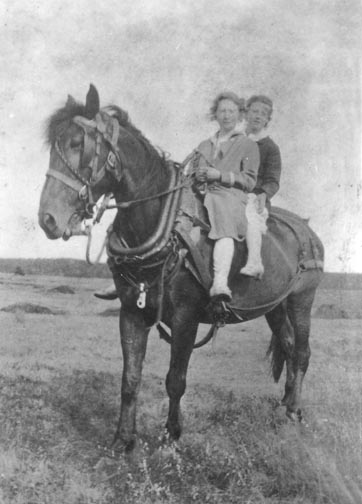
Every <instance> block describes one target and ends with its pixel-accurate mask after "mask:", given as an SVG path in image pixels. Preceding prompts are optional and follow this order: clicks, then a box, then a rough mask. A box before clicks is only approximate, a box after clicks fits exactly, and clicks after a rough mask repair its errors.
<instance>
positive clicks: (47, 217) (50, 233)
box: [39, 213, 62, 240]
mask: <svg viewBox="0 0 362 504" xmlns="http://www.w3.org/2000/svg"><path fill="white" fill-rule="evenodd" d="M39 226H40V227H41V228H42V230H43V231H44V233H45V234H46V236H47V238H49V240H57V239H58V238H60V237H61V236H62V231H61V230H60V229H59V227H58V226H57V222H56V220H55V219H54V217H53V216H52V215H51V214H49V213H45V214H39Z"/></svg>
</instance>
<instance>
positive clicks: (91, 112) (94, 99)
mask: <svg viewBox="0 0 362 504" xmlns="http://www.w3.org/2000/svg"><path fill="white" fill-rule="evenodd" d="M98 112H99V94H98V91H97V89H96V88H95V86H93V84H91V85H90V86H89V91H88V93H87V98H86V102H85V117H86V118H87V119H93V117H95V115H96V114H97V113H98Z"/></svg>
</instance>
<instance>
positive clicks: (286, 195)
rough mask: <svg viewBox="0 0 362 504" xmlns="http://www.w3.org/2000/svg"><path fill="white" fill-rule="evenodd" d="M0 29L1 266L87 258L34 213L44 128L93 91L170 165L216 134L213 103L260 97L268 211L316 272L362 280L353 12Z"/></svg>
mask: <svg viewBox="0 0 362 504" xmlns="http://www.w3.org/2000/svg"><path fill="white" fill-rule="evenodd" d="M0 26H1V29H0V46H1V54H0V112H1V113H0V140H1V148H0V257H28V258H36V257H74V258H78V259H83V258H84V257H85V246H86V241H85V238H84V237H74V238H72V239H71V240H69V241H68V242H63V241H61V240H57V241H50V240H47V238H46V237H45V235H44V233H43V231H42V230H41V229H40V228H39V226H38V223H37V212H38V205H39V199H40V193H41V189H42V186H43V184H44V181H45V173H46V170H47V167H48V162H49V152H48V151H47V147H46V145H45V142H44V123H45V121H46V119H47V118H48V117H49V116H50V115H51V114H52V112H53V111H54V110H55V109H57V108H59V107H61V106H63V105H64V104H65V101H66V99H67V96H68V94H71V95H72V96H73V97H74V98H75V99H76V100H78V101H83V102H84V101H85V96H86V93H87V91H88V88H89V84H90V83H93V84H94V85H95V86H96V87H97V89H98V91H99V94H100V99H101V105H104V106H106V105H109V104H116V105H118V106H120V107H121V108H123V109H125V110H127V111H128V113H129V115H130V118H131V121H132V122H133V123H134V124H135V126H137V128H139V129H140V130H141V131H142V132H143V133H144V135H145V136H146V137H147V138H148V139H149V140H150V141H151V142H152V143H153V144H154V145H156V146H159V147H160V148H161V149H163V150H164V151H166V152H168V153H169V154H170V156H171V158H172V159H174V160H175V161H182V160H183V159H184V158H185V157H186V156H187V154H188V153H189V152H190V151H191V150H192V149H193V148H194V147H196V146H197V145H198V144H199V143H200V141H201V140H203V139H205V138H207V137H208V136H210V135H211V134H213V133H214V132H215V131H216V124H215V123H213V122H210V120H209V119H208V115H207V113H208V110H209V107H210V103H211V101H212V100H213V98H214V97H215V96H216V94H217V93H218V92H220V91H223V90H226V89H228V90H233V91H234V92H236V93H238V94H239V95H240V96H242V97H245V98H247V97H248V96H250V95H252V94H255V93H263V94H267V95H268V96H270V97H271V98H272V99H273V102H274V114H273V118H272V121H271V123H270V126H269V130H270V136H271V137H272V138H273V139H274V140H275V141H276V143H277V144H278V145H279V147H280V149H281V153H282V160H283V169H282V179H281V188H280V191H279V193H278V194H277V195H276V196H275V198H274V199H273V202H274V204H275V205H279V206H282V207H284V208H287V209H289V210H291V211H293V212H296V213H298V214H299V215H301V216H302V217H306V218H309V219H310V225H311V227H312V228H313V229H314V230H315V231H316V232H317V234H318V235H319V236H320V238H321V239H322V241H323V243H324V245H325V248H326V270H327V271H336V272H338V271H339V272H348V273H349V272H359V273H361V272H362V225H361V216H362V165H361V140H362V136H361V122H362V121H361V118H362V115H361V97H362V96H361V89H362V82H361V61H362V60H361V47H362V45H361V42H362V41H361V35H360V34H361V33H362V31H361V29H362V3H361V1H360V0H348V1H343V0H304V1H303V2H300V1H299V0H198V2H194V0H104V1H103V2H98V1H97V2H96V1H95V0H77V2H74V1H73V0H71V1H70V0H26V1H25V0H2V1H1V2H0ZM112 218H113V215H112V214H110V215H108V216H107V218H106V219H104V220H103V222H102V223H101V224H100V225H99V227H98V228H97V229H95V238H94V251H93V252H94V255H96V253H97V252H98V248H99V247H100V245H101V243H102V240H103V237H104V233H105V229H106V227H107V225H108V224H109V222H110V221H111V219H112Z"/></svg>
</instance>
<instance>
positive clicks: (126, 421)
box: [113, 308, 149, 451]
mask: <svg viewBox="0 0 362 504" xmlns="http://www.w3.org/2000/svg"><path fill="white" fill-rule="evenodd" d="M119 327H120V332H121V346H122V352H123V375H122V392H121V412H120V417H119V422H118V427H117V431H116V434H115V437H114V441H113V449H115V450H118V449H121V450H122V449H123V448H124V449H126V450H127V451H129V450H131V449H132V448H133V447H134V444H135V439H136V403H137V396H138V392H139V388H140V385H141V375H142V365H143V360H144V357H145V353H146V347H147V337H148V333H149V328H147V327H146V324H145V322H144V319H143V316H142V315H141V314H139V313H138V312H128V311H127V310H125V309H123V308H122V309H121V315H120V321H119Z"/></svg>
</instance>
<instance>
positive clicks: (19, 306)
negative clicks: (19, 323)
mask: <svg viewBox="0 0 362 504" xmlns="http://www.w3.org/2000/svg"><path fill="white" fill-rule="evenodd" d="M0 311H3V312H7V313H19V312H23V313H37V314H40V315H42V314H46V315H64V313H65V312H64V311H62V310H52V309H50V308H48V307H47V306H42V305H37V304H33V303H15V304H12V305H9V306H5V307H4V308H1V310H0Z"/></svg>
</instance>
